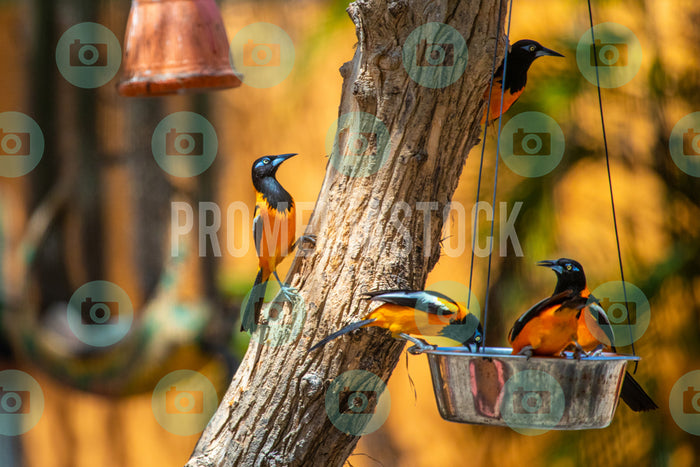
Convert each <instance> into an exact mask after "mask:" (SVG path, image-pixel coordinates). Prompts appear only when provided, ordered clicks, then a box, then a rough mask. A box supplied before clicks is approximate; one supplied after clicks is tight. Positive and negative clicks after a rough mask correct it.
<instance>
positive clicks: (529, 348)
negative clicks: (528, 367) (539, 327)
mask: <svg viewBox="0 0 700 467" xmlns="http://www.w3.org/2000/svg"><path fill="white" fill-rule="evenodd" d="M534 351H535V349H533V348H532V346H531V345H526V346H525V347H523V348H522V349H520V351H519V352H518V355H525V357H527V359H528V360H530V359H531V358H532V356H533V355H534Z"/></svg>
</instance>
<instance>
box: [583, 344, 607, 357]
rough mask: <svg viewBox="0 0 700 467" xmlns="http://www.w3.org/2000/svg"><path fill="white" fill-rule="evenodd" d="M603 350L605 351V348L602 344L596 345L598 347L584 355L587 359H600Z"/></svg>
mask: <svg viewBox="0 0 700 467" xmlns="http://www.w3.org/2000/svg"><path fill="white" fill-rule="evenodd" d="M604 349H605V346H604V345H603V344H598V347H596V348H595V349H593V350H591V351H590V352H589V353H588V354H586V356H587V357H600V356H601V355H603V350H604Z"/></svg>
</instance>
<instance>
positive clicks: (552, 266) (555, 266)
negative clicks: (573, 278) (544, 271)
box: [537, 259, 564, 274]
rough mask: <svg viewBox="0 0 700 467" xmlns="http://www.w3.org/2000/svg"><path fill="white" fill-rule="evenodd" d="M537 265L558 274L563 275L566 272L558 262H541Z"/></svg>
mask: <svg viewBox="0 0 700 467" xmlns="http://www.w3.org/2000/svg"><path fill="white" fill-rule="evenodd" d="M537 265H538V266H545V267H548V268H550V269H551V270H553V271H554V272H556V273H558V274H561V273H562V272H563V271H564V269H563V268H562V267H561V266H559V265H558V264H557V262H556V261H552V260H549V259H548V260H545V261H539V262H538V263H537Z"/></svg>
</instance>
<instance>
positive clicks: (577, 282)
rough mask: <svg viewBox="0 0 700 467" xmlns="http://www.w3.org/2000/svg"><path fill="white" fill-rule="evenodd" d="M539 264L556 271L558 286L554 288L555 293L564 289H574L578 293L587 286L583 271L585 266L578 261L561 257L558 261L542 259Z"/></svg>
mask: <svg viewBox="0 0 700 467" xmlns="http://www.w3.org/2000/svg"><path fill="white" fill-rule="evenodd" d="M537 265H538V266H546V267H548V268H550V269H551V270H552V271H554V272H555V273H556V275H557V287H556V288H555V289H554V293H555V294H557V293H559V292H563V291H564V290H573V291H574V292H575V293H578V292H580V291H582V290H583V289H585V288H586V275H585V274H584V272H583V266H581V263H579V262H578V261H574V260H573V259H568V258H559V259H558V260H556V261H550V260H547V261H540V262H539V263H537Z"/></svg>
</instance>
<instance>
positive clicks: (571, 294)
mask: <svg viewBox="0 0 700 467" xmlns="http://www.w3.org/2000/svg"><path fill="white" fill-rule="evenodd" d="M537 264H538V265H539V266H545V267H548V268H551V269H552V270H553V271H554V272H555V273H556V275H557V285H556V287H555V289H554V293H553V294H552V296H551V297H548V298H545V299H544V300H542V301H540V302H539V303H537V304H536V305H534V306H533V307H532V308H530V309H529V310H528V311H526V312H525V313H524V314H523V315H522V316H521V317H520V318H518V320H517V321H516V322H515V324H514V325H513V328H512V329H511V331H510V334H509V335H508V341H509V342H510V344H511V346H512V347H513V354H518V353H519V354H524V355H529V356H530V355H541V356H558V355H560V354H561V352H562V351H563V350H564V349H565V348H566V347H569V346H571V345H573V346H574V347H575V354H577V355H578V356H580V354H581V353H586V352H591V354H597V353H600V351H601V350H603V349H605V350H612V351H613V352H616V349H615V346H614V342H613V341H614V334H613V332H612V327H611V324H610V320H609V319H608V317H607V315H606V314H605V310H603V308H602V307H601V306H600V305H599V304H598V300H597V299H596V298H595V297H594V296H593V295H591V292H590V291H589V290H588V286H587V285H586V275H585V274H584V272H583V266H581V264H580V263H579V262H578V261H574V260H572V259H567V258H560V259H558V260H556V261H540V262H539V263H537ZM562 346H563V347H562ZM620 398H621V399H622V400H623V401H624V402H625V403H626V404H627V405H628V406H629V408H630V409H632V410H633V411H635V412H645V411H648V410H654V409H657V408H658V406H657V405H656V403H654V401H653V400H652V399H651V397H649V395H648V394H647V393H646V392H645V391H644V389H643V388H642V387H641V386H640V385H639V383H638V382H637V381H636V380H635V379H634V377H633V376H632V375H631V374H630V373H629V372H627V373H625V379H624V380H623V383H622V389H621V392H620Z"/></svg>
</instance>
